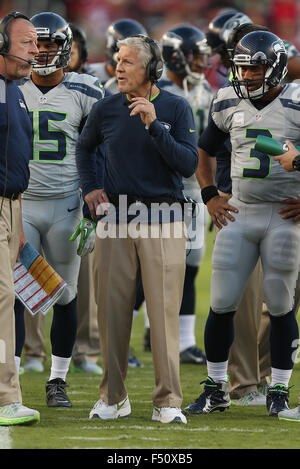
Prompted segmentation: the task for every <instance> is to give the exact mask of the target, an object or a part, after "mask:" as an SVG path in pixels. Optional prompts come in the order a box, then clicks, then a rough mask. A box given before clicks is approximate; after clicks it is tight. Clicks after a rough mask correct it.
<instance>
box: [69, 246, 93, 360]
mask: <svg viewBox="0 0 300 469" xmlns="http://www.w3.org/2000/svg"><path fill="white" fill-rule="evenodd" d="M93 255H94V253H93V252H92V253H91V254H88V255H86V256H83V257H82V258H81V264H80V271H79V277H78V294H77V295H78V296H77V309H78V322H77V337H76V342H75V346H74V351H73V355H72V357H73V360H74V363H75V365H80V364H81V363H83V362H84V361H86V360H92V361H97V359H98V358H99V355H100V343H99V332H98V319H97V305H96V302H95V291H94V282H93V276H92V258H93Z"/></svg>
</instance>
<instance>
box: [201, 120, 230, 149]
mask: <svg viewBox="0 0 300 469" xmlns="http://www.w3.org/2000/svg"><path fill="white" fill-rule="evenodd" d="M228 136H229V134H228V133H226V132H223V131H222V130H220V129H219V127H217V126H216V124H215V123H214V121H213V118H212V117H211V113H210V114H209V118H208V124H207V126H206V128H205V129H204V130H203V132H202V134H201V135H200V137H199V140H198V147H199V148H201V149H202V150H204V151H206V152H207V153H208V154H209V155H211V156H215V155H216V154H217V153H218V151H219V150H220V148H221V147H222V145H223V143H224V142H225V140H226V139H228Z"/></svg>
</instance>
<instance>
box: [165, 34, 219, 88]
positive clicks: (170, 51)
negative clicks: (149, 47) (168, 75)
mask: <svg viewBox="0 0 300 469" xmlns="http://www.w3.org/2000/svg"><path fill="white" fill-rule="evenodd" d="M161 49H162V56H163V59H164V62H165V64H166V66H167V68H168V69H169V70H170V71H171V72H174V73H176V74H177V75H183V76H187V77H188V81H189V82H190V83H192V84H196V83H197V82H199V81H200V80H201V79H202V78H204V73H203V71H204V69H205V68H208V67H210V63H209V56H210V53H211V49H210V47H209V46H208V45H207V41H206V37H205V34H204V33H203V32H202V31H201V30H200V29H198V28H196V27H195V26H190V25H182V26H175V27H174V28H172V29H170V30H169V31H167V32H166V33H165V34H164V35H163V37H162V39H161ZM199 58H201V62H198V60H195V59H199Z"/></svg>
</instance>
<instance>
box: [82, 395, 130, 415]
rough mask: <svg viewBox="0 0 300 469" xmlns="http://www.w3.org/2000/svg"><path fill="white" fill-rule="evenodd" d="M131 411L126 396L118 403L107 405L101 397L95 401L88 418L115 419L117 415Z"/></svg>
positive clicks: (127, 413)
mask: <svg viewBox="0 0 300 469" xmlns="http://www.w3.org/2000/svg"><path fill="white" fill-rule="evenodd" d="M130 413H131V407H130V402H129V398H128V396H127V397H126V398H125V399H124V400H123V401H121V402H119V403H118V404H114V405H108V404H106V403H105V402H104V401H102V399H99V401H97V402H96V404H95V405H94V407H93V408H92V410H91V412H90V416H89V418H90V419H103V420H110V419H117V418H119V417H126V416H127V415H129V414H130Z"/></svg>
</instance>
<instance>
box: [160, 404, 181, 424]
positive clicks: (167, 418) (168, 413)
mask: <svg viewBox="0 0 300 469" xmlns="http://www.w3.org/2000/svg"><path fill="white" fill-rule="evenodd" d="M152 420H154V421H156V422H161V423H187V420H186V417H185V415H183V413H182V412H181V409H179V408H177V407H154V408H153V414H152Z"/></svg>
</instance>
